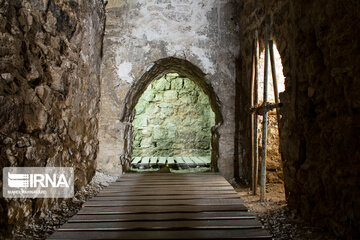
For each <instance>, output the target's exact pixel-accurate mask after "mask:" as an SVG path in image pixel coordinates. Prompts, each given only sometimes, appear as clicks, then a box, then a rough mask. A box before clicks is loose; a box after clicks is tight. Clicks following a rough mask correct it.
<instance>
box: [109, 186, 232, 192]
mask: <svg viewBox="0 0 360 240" xmlns="http://www.w3.org/2000/svg"><path fill="white" fill-rule="evenodd" d="M175 189H176V190H177V191H182V190H184V191H188V190H192V191H217V190H232V191H234V192H235V190H234V189H233V188H231V187H229V186H218V187H217V186H214V187H206V186H205V187H202V186H201V187H197V186H196V187H194V186H181V185H176V186H175V187H172V186H166V185H165V186H164V187H152V188H150V187H144V186H123V187H121V186H119V187H110V186H109V187H107V188H106V189H105V190H104V191H103V192H134V191H149V192H150V193H151V192H154V191H164V190H169V191H172V190H175Z"/></svg>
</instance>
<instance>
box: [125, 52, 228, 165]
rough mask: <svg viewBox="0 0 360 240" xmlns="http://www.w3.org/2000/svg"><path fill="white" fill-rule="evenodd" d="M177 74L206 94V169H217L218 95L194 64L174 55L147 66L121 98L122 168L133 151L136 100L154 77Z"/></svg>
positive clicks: (220, 117) (219, 117)
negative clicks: (209, 117) (209, 118)
mask: <svg viewBox="0 0 360 240" xmlns="http://www.w3.org/2000/svg"><path fill="white" fill-rule="evenodd" d="M174 73H175V74H177V75H178V76H181V78H185V79H191V80H192V82H193V83H194V84H195V85H196V86H197V87H198V88H199V89H201V91H202V92H203V93H204V94H205V95H206V96H207V97H208V99H209V104H210V107H211V110H212V111H213V113H214V126H213V127H212V128H211V137H210V139H211V163H210V168H211V170H212V171H217V170H218V168H217V159H218V155H219V150H218V149H219V134H218V132H217V129H218V127H219V126H220V125H221V124H222V116H221V113H220V108H219V105H218V102H219V101H218V98H217V96H216V94H215V92H214V90H213V89H212V86H211V84H209V83H208V82H207V81H206V79H205V74H204V73H203V72H202V71H201V70H200V69H199V68H198V67H196V66H195V65H193V64H192V63H190V62H189V61H187V60H183V59H178V58H173V57H170V58H165V59H160V60H158V61H156V62H155V63H153V64H152V65H151V66H150V67H148V71H146V72H145V73H144V74H143V76H142V77H141V78H140V79H139V80H138V81H136V82H135V83H134V84H133V86H132V87H131V89H130V91H129V92H128V94H127V96H126V98H125V104H124V108H123V109H122V112H121V116H120V121H122V122H123V123H125V124H126V126H127V127H126V129H125V134H124V137H125V143H124V144H125V146H124V154H123V155H122V156H121V163H122V165H123V169H124V170H125V171H128V170H129V169H130V162H131V160H132V153H133V145H132V143H133V140H134V126H133V124H132V123H133V120H134V118H135V115H136V105H137V104H138V102H139V99H140V98H141V96H142V95H143V93H144V92H145V90H146V89H147V88H148V87H149V85H150V84H151V83H152V82H153V81H154V80H156V79H160V78H161V77H162V76H166V74H174Z"/></svg>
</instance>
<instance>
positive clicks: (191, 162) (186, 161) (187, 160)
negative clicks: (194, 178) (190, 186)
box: [183, 157, 196, 165]
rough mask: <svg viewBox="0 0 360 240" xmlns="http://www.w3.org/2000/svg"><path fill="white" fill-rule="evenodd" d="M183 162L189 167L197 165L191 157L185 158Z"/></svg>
mask: <svg viewBox="0 0 360 240" xmlns="http://www.w3.org/2000/svg"><path fill="white" fill-rule="evenodd" d="M183 160H184V162H185V163H186V164H188V165H196V163H195V162H194V161H193V160H191V158H189V157H183Z"/></svg>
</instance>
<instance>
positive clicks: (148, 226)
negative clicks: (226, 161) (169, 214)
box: [59, 219, 262, 231]
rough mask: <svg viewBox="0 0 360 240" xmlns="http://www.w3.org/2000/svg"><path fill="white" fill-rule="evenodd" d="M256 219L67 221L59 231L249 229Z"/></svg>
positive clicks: (256, 226)
mask: <svg viewBox="0 0 360 240" xmlns="http://www.w3.org/2000/svg"><path fill="white" fill-rule="evenodd" d="M261 227H262V226H261V224H260V223H259V222H258V221H256V220H254V219H240V220H211V221H209V220H188V221H176V220H174V221H137V222H92V223H89V222H77V223H74V222H72V223H65V224H64V225H63V226H62V228H61V229H59V231H74V230H82V231H102V230H110V231H114V230H116V231H124V230H166V229H249V228H261Z"/></svg>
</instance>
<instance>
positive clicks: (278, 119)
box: [269, 40, 280, 137]
mask: <svg viewBox="0 0 360 240" xmlns="http://www.w3.org/2000/svg"><path fill="white" fill-rule="evenodd" d="M273 45H274V43H273V41H272V40H270V41H269V50H270V63H271V73H272V79H273V86H274V95H275V103H276V104H278V103H279V92H278V85H277V77H276V68H275V57H274V46H273ZM276 118H277V123H278V131H279V137H280V111H279V108H276Z"/></svg>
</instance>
